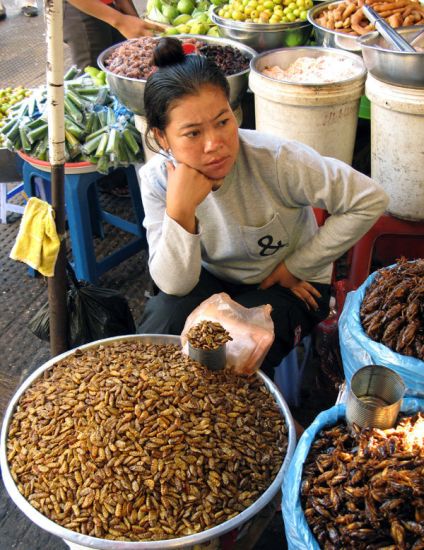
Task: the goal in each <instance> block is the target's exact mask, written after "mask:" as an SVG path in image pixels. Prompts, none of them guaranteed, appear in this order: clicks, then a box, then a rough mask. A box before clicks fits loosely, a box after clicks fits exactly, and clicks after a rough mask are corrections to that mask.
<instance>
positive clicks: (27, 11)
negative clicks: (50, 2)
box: [21, 0, 38, 17]
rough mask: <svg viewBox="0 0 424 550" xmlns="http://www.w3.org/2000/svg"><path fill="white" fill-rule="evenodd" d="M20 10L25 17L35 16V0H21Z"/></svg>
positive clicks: (36, 8) (36, 13) (36, 11)
mask: <svg viewBox="0 0 424 550" xmlns="http://www.w3.org/2000/svg"><path fill="white" fill-rule="evenodd" d="M21 12H22V13H23V14H24V15H26V16H27V17H36V16H37V15H38V6H37V0H22V7H21Z"/></svg>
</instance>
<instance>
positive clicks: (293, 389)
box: [274, 335, 312, 407]
mask: <svg viewBox="0 0 424 550" xmlns="http://www.w3.org/2000/svg"><path fill="white" fill-rule="evenodd" d="M301 343H302V345H303V347H304V355H303V360H302V363H300V364H299V358H298V352H297V347H296V348H293V349H292V350H291V352H290V353H289V354H288V355H286V357H284V359H283V360H282V361H281V363H280V364H279V365H278V367H277V368H276V369H275V375H274V382H275V383H276V384H277V386H278V388H279V390H280V391H281V393H282V394H283V397H284V399H285V400H286V401H287V404H288V405H292V406H294V407H299V405H300V388H301V385H302V377H303V372H304V370H305V366H306V364H307V363H308V361H309V358H310V356H311V353H312V336H310V335H308V336H305V337H304V338H303V339H302V342H301Z"/></svg>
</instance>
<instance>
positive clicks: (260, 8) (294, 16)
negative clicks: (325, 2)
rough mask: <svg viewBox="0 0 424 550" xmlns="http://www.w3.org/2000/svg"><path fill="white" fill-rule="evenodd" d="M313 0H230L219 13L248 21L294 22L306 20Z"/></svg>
mask: <svg viewBox="0 0 424 550" xmlns="http://www.w3.org/2000/svg"><path fill="white" fill-rule="evenodd" d="M312 6H313V2H312V0H229V2H228V3H227V4H225V5H223V6H221V8H220V9H219V10H218V15H219V16H220V17H223V18H225V19H233V20H234V21H245V22H248V23H270V24H278V23H293V22H295V21H305V20H306V16H307V13H308V10H309V9H310V8H312Z"/></svg>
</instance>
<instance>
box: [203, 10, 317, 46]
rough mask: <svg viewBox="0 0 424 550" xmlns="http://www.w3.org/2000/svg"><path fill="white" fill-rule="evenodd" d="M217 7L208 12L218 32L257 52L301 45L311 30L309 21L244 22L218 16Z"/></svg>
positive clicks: (306, 39) (304, 42)
mask: <svg viewBox="0 0 424 550" xmlns="http://www.w3.org/2000/svg"><path fill="white" fill-rule="evenodd" d="M219 9H220V8H219V7H214V8H213V9H212V10H211V12H210V18H211V20H212V22H213V23H214V24H215V25H217V26H218V29H219V33H220V35H221V36H223V37H225V38H230V39H232V40H237V41H238V42H241V43H242V44H244V45H246V46H250V47H251V48H254V49H255V50H256V51H258V52H263V51H267V50H274V49H276V48H288V47H292V46H303V45H304V44H306V42H307V41H308V38H309V36H310V34H311V31H312V26H311V24H310V22H309V21H295V22H294V23H278V24H274V25H273V24H269V23H262V24H261V23H246V22H244V21H233V20H232V19H225V18H223V17H220V16H219V15H218V13H217V10H219Z"/></svg>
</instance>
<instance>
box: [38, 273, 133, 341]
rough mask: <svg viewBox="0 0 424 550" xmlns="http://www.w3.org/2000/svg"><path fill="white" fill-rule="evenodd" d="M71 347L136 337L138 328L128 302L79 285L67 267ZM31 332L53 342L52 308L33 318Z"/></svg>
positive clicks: (115, 294) (105, 291) (109, 292)
mask: <svg viewBox="0 0 424 550" xmlns="http://www.w3.org/2000/svg"><path fill="white" fill-rule="evenodd" d="M67 272H68V286H69V288H68V292H67V309H68V335H67V336H68V345H69V347H70V348H74V347H75V346H80V345H81V344H87V343H88V342H93V341H94V340H101V339H102V338H109V337H112V336H120V335H124V334H134V333H135V331H136V329H135V324H134V319H133V316H132V314H131V310H130V308H129V305H128V302H127V300H126V298H125V297H124V296H122V294H120V293H119V292H118V291H117V290H112V289H109V288H101V287H98V286H94V285H92V284H87V283H82V282H79V281H78V280H77V279H76V277H75V273H74V272H73V269H72V267H71V266H70V265H69V264H68V266H67ZM28 327H29V329H30V330H31V332H32V333H33V334H35V336H37V337H38V338H41V340H46V341H49V340H50V319H49V304H48V303H46V304H44V306H43V307H42V308H41V309H40V310H39V311H38V312H37V313H36V315H34V317H33V318H32V319H31V320H30V322H29V324H28Z"/></svg>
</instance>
